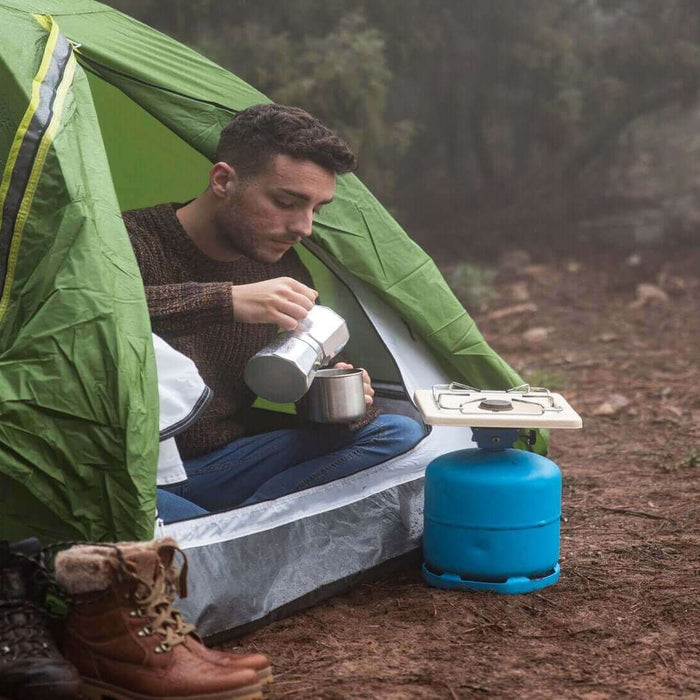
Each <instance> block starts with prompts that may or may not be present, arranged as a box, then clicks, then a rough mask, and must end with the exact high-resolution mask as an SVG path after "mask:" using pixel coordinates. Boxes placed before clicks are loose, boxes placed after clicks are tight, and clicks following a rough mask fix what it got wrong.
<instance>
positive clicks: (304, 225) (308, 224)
mask: <svg viewBox="0 0 700 700" xmlns="http://www.w3.org/2000/svg"><path fill="white" fill-rule="evenodd" d="M313 225H314V212H313V209H308V210H307V209H303V210H300V211H298V212H297V215H296V216H295V217H294V221H293V222H292V226H291V232H292V233H294V235H296V236H302V237H303V238H308V237H309V236H310V235H311V232H312V230H313Z"/></svg>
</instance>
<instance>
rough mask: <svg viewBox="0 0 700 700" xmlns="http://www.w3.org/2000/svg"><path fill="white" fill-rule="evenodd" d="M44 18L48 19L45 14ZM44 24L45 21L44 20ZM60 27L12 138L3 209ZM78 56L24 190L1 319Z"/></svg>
mask: <svg viewBox="0 0 700 700" xmlns="http://www.w3.org/2000/svg"><path fill="white" fill-rule="evenodd" d="M42 19H45V18H44V17H42ZM41 24H42V26H44V23H43V22H42V23H41ZM58 36H59V29H58V25H57V24H56V22H53V21H52V22H51V32H50V34H49V38H48V41H47V42H46V48H45V49H44V56H43V58H42V61H41V65H40V66H39V70H38V72H37V74H36V76H35V77H34V80H33V81H32V96H31V99H30V100H29V106H28V107H27V111H26V112H25V114H24V117H23V118H22V121H21V122H20V125H19V127H18V129H17V132H16V133H15V138H14V140H13V142H12V148H11V149H10V154H9V158H8V160H7V165H6V166H5V172H4V173H3V179H2V186H1V187H0V212H1V211H3V208H4V206H5V198H6V197H7V192H8V190H9V187H10V180H11V178H12V173H13V171H14V167H15V164H16V161H17V156H18V154H19V151H20V148H21V146H22V141H23V140H24V137H25V135H26V133H27V129H28V128H29V125H30V123H31V121H32V118H33V117H34V114H35V113H36V111H37V109H38V107H39V98H40V90H41V85H42V83H43V82H44V79H45V78H46V73H47V72H48V69H49V66H50V65H51V59H52V56H53V53H54V50H55V48H56V43H57V41H58ZM75 65H76V61H75V57H74V56H73V54H72V53H71V55H70V56H69V58H68V62H67V64H66V68H65V71H64V73H63V77H62V78H61V82H60V83H59V85H58V88H57V90H56V97H55V100H54V103H53V114H52V117H51V121H50V122H49V125H48V127H47V128H46V130H45V132H44V135H43V137H42V139H41V142H40V144H39V148H38V150H37V154H36V156H35V158H34V163H33V165H32V170H31V173H30V175H29V180H28V182H27V187H26V189H25V191H24V195H23V197H22V201H21V203H20V206H19V210H18V213H17V217H16V219H15V225H14V231H13V234H12V242H11V244H10V250H9V254H8V264H7V271H6V275H5V283H4V285H3V289H2V294H1V295H0V322H2V318H3V316H4V315H5V311H6V310H7V307H8V306H9V303H10V290H11V288H12V283H13V281H14V272H15V267H16V265H17V258H18V257H19V247H20V243H21V241H22V232H23V230H24V225H25V223H26V221H27V217H28V216H29V211H30V209H31V206H32V201H33V200H34V194H35V193H36V188H37V185H38V183H39V178H40V176H41V171H42V169H43V167H44V162H45V161H46V153H47V152H48V150H49V146H50V145H51V143H52V141H53V138H54V136H55V135H56V131H57V130H58V126H59V124H60V122H61V114H62V112H63V103H64V101H65V98H66V95H67V93H68V89H69V88H70V86H71V84H72V82H73V74H74V72H75Z"/></svg>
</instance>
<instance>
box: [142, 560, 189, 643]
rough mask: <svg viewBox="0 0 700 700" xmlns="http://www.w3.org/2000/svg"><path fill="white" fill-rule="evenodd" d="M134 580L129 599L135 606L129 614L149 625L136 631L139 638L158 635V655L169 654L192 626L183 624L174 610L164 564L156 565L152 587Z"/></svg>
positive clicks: (184, 638) (182, 640) (183, 640)
mask: <svg viewBox="0 0 700 700" xmlns="http://www.w3.org/2000/svg"><path fill="white" fill-rule="evenodd" d="M137 581H138V584H139V585H138V587H137V590H136V591H135V592H134V593H133V596H132V597H133V600H134V602H135V603H136V604H137V606H138V607H137V608H136V610H133V611H132V612H131V613H130V614H131V615H132V616H133V617H144V618H145V619H146V620H148V624H147V625H146V626H145V627H143V628H142V629H141V630H140V631H139V632H138V634H139V636H141V637H149V636H151V635H156V634H157V635H158V636H160V638H161V641H160V644H158V646H156V648H155V652H156V653H157V654H162V653H164V652H167V651H170V650H171V649H172V648H173V647H175V646H177V645H178V644H185V643H186V642H187V638H188V636H189V635H190V634H191V633H192V632H193V631H194V629H195V627H194V625H191V624H189V623H188V622H185V619H184V618H183V617H182V613H180V611H179V610H177V608H174V607H173V600H172V597H171V595H170V593H169V590H168V584H167V581H166V579H165V569H164V567H163V565H162V564H161V565H159V571H158V573H157V575H156V577H155V581H154V582H153V584H152V585H151V584H148V583H146V582H145V581H143V580H142V579H137Z"/></svg>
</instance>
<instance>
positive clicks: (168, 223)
mask: <svg viewBox="0 0 700 700" xmlns="http://www.w3.org/2000/svg"><path fill="white" fill-rule="evenodd" d="M178 206H179V205H177V204H160V205H158V206H155V207H149V208H147V209H137V210H133V211H128V212H125V213H124V214H123V217H124V223H125V224H126V229H127V231H128V233H129V237H130V239H131V245H132V246H133V248H134V252H135V253H136V259H137V261H138V265H139V268H140V269H141V276H142V277H143V283H144V286H145V289H146V299H147V301H148V310H149V313H150V316H151V325H152V327H153V332H154V333H156V334H157V335H159V336H161V337H162V338H163V339H164V340H166V341H167V342H168V343H169V344H170V345H172V346H173V347H174V348H175V349H176V350H179V351H180V352H181V353H183V354H184V355H187V357H189V358H191V359H192V360H193V361H194V363H195V364H196V365H197V368H198V370H199V373H200V374H201V376H202V379H204V381H205V383H206V384H207V385H208V386H209V387H210V388H211V389H212V391H213V392H214V399H213V400H212V402H211V403H210V404H209V406H208V407H207V408H206V409H205V411H204V412H203V413H202V415H201V416H199V418H198V419H197V420H196V421H195V423H194V424H193V425H192V426H191V427H190V428H188V429H187V430H185V431H184V432H182V433H181V434H180V435H179V436H178V437H177V444H178V448H179V450H180V454H181V455H182V457H183V458H184V459H189V458H191V457H196V456H198V455H202V454H206V453H207V452H211V451H213V450H216V449H217V448H219V447H223V446H224V445H225V444H227V443H229V442H231V441H232V440H236V439H237V438H240V437H243V436H244V435H246V433H247V432H248V428H247V413H248V409H249V408H250V406H251V404H252V403H253V401H254V400H255V395H254V394H253V392H251V391H250V389H248V387H247V386H246V384H245V383H244V381H243V371H244V369H245V365H246V362H247V361H248V359H249V358H250V357H252V356H253V355H254V354H255V353H256V352H257V351H258V350H260V349H261V348H263V347H265V346H266V345H268V344H269V343H270V342H272V340H273V339H274V337H275V335H276V334H277V326H276V325H274V324H253V323H240V322H238V321H236V320H234V317H233V301H232V297H231V286H232V285H239V284H250V283H253V282H261V281H263V280H268V279H273V278H275V277H293V278H294V279H297V280H299V281H300V282H302V283H303V284H305V285H307V286H309V287H313V282H312V280H311V276H310V275H309V273H308V271H307V269H306V268H305V267H304V265H303V264H302V262H301V260H300V259H299V256H298V255H297V254H296V253H295V252H294V250H289V251H288V252H287V253H285V254H284V256H283V257H282V258H281V259H280V260H279V261H278V262H276V263H272V264H267V263H259V262H255V261H254V260H251V259H250V258H247V257H245V256H241V257H239V258H237V259H236V260H234V261H233V262H219V261H217V260H212V259H211V258H209V257H208V256H206V255H205V254H204V253H202V251H200V250H199V248H197V246H196V245H195V244H194V243H193V242H192V240H191V239H190V238H189V236H188V235H187V233H186V232H185V230H184V229H183V228H182V226H181V224H180V221H179V220H178V218H177V216H176V215H175V211H176V209H177V208H178ZM375 415H376V413H375V412H374V411H371V412H368V414H367V416H366V418H365V419H363V420H361V424H365V423H367V422H369V420H372V419H373V418H374V416H375ZM353 427H355V426H353ZM358 427H359V426H358Z"/></svg>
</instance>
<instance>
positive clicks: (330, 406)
mask: <svg viewBox="0 0 700 700" xmlns="http://www.w3.org/2000/svg"><path fill="white" fill-rule="evenodd" d="M303 405H304V408H305V410H306V416H307V418H308V419H309V420H310V421H314V422H315V423H350V422H352V421H354V420H357V419H358V418H361V417H362V416H363V415H364V414H365V409H366V407H365V387H364V382H363V381H362V370H361V369H320V370H318V372H316V376H315V377H314V380H313V382H311V386H310V387H309V391H308V393H307V394H306V396H305V398H304V403H303Z"/></svg>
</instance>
